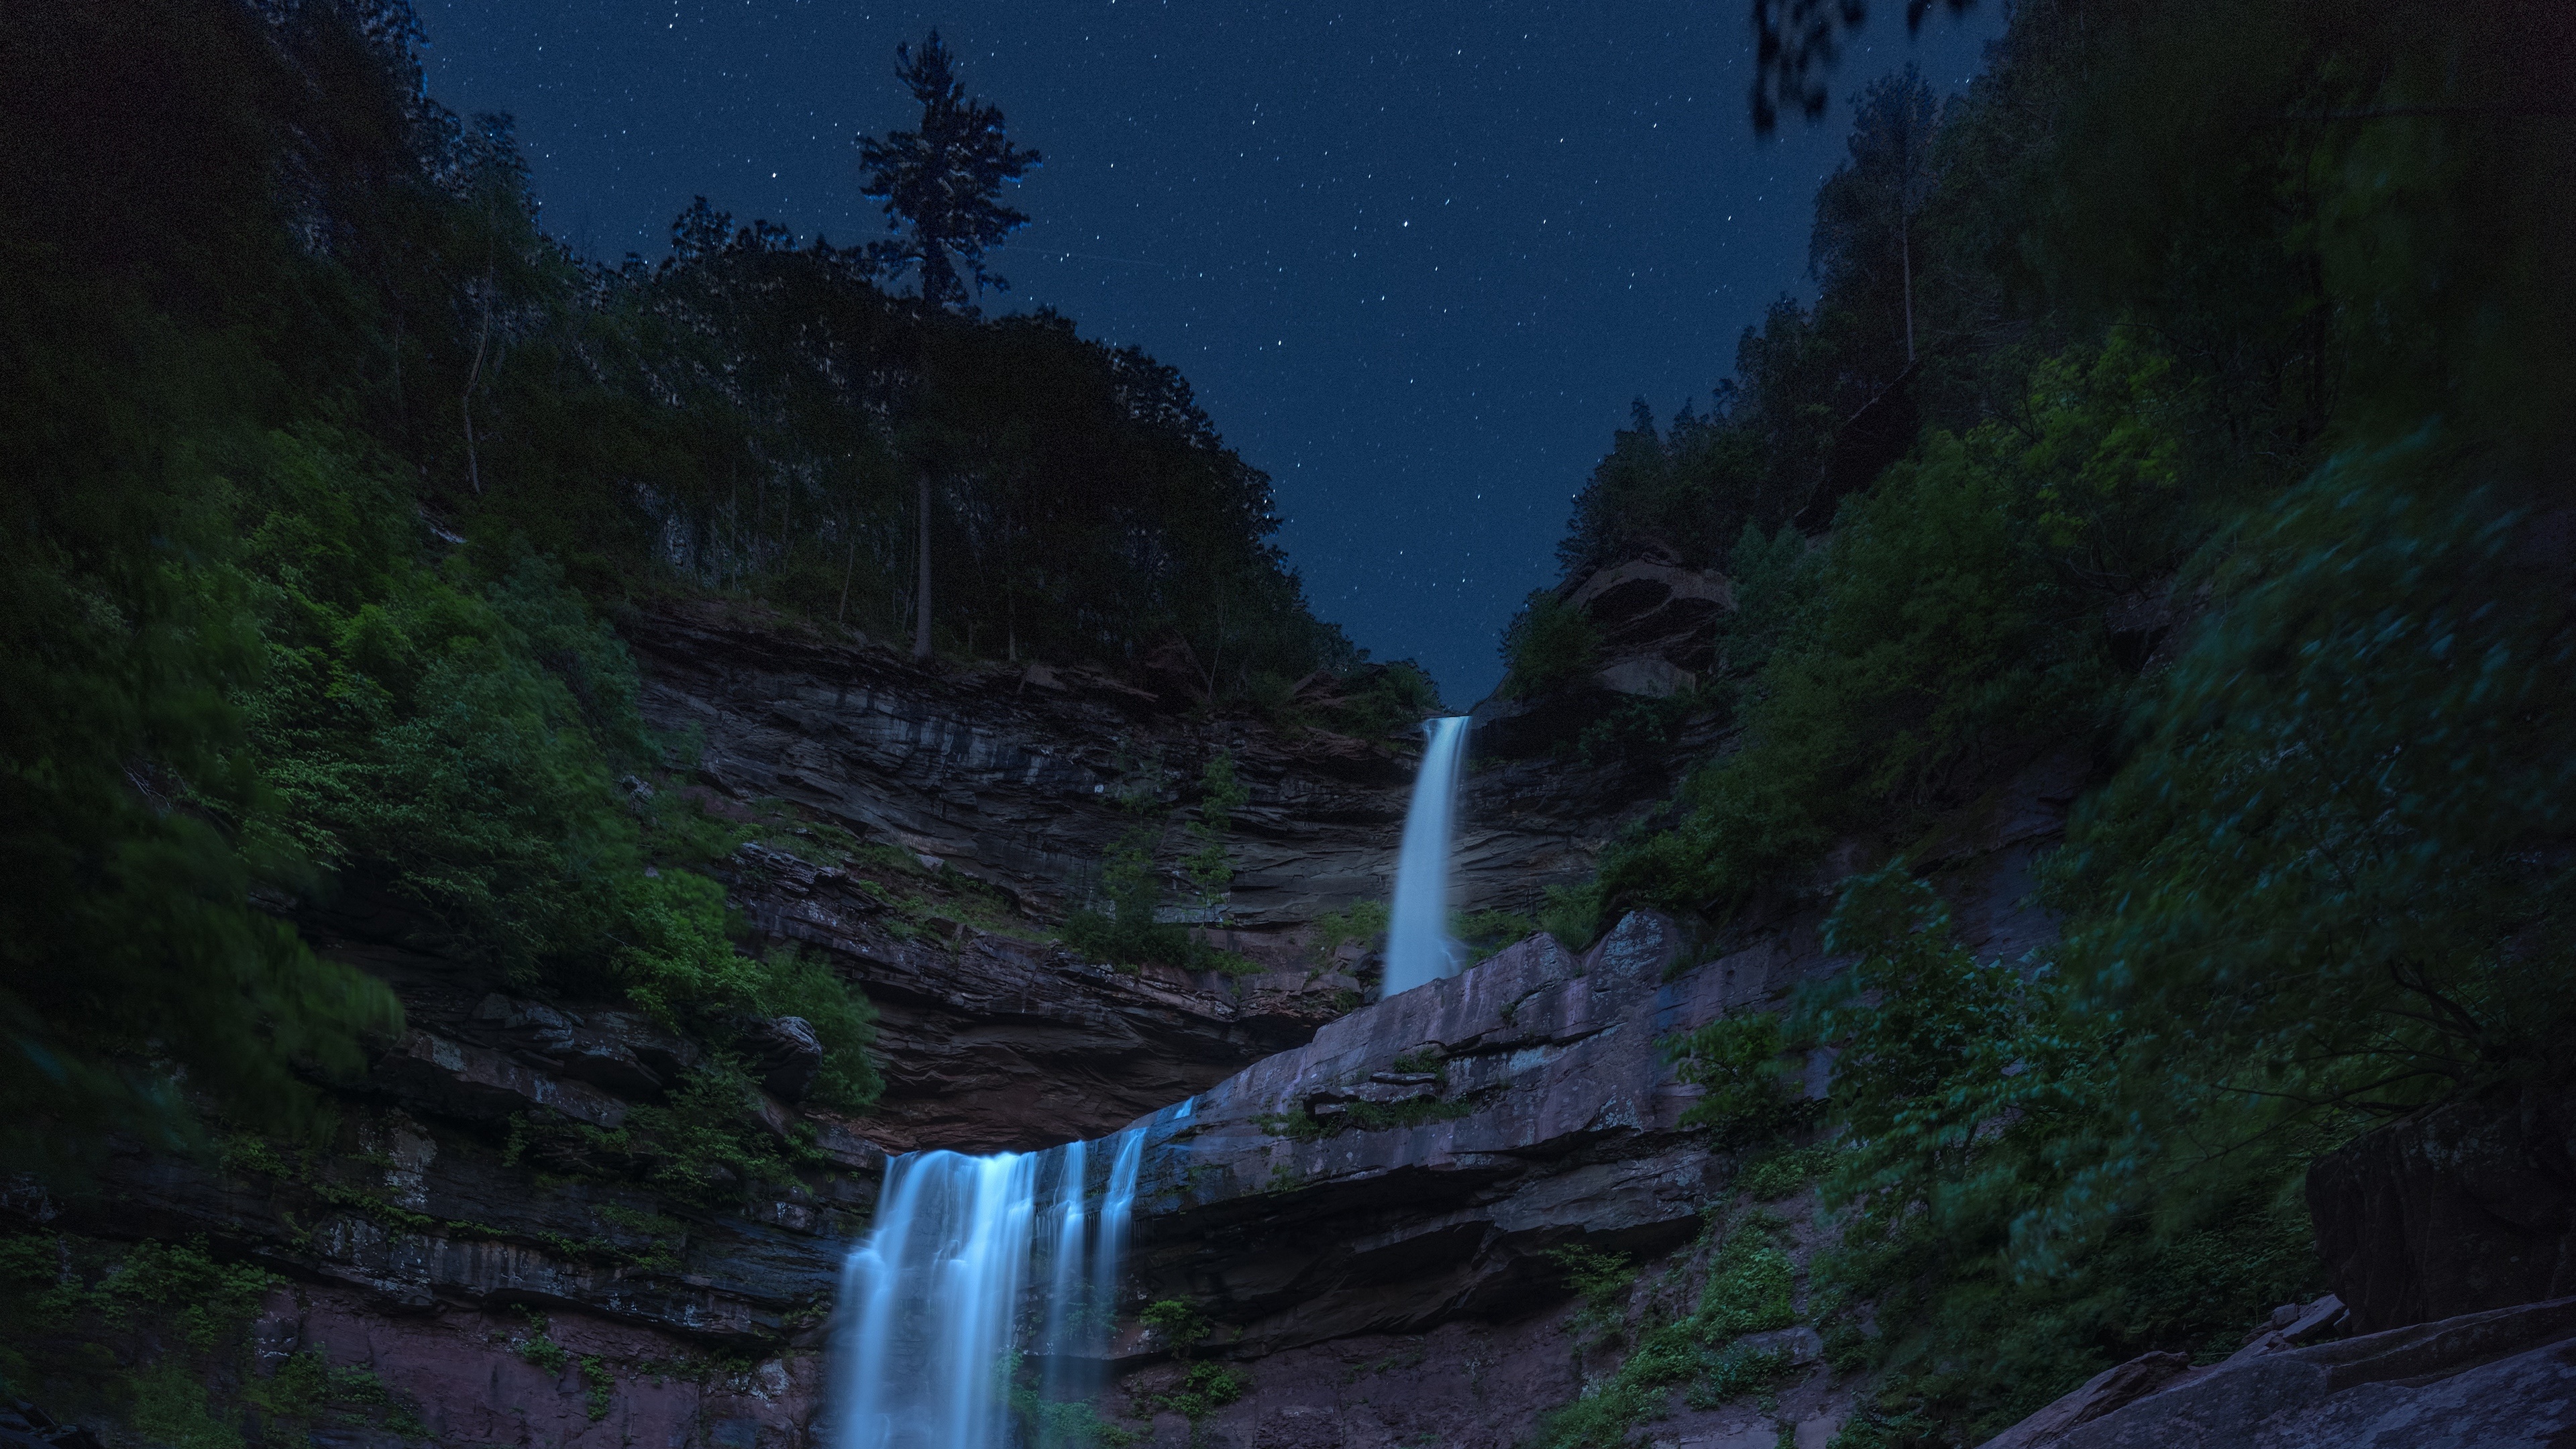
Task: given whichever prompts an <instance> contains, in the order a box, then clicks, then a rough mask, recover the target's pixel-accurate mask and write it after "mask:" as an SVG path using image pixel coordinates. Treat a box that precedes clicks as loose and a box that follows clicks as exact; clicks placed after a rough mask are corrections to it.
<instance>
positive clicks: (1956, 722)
mask: <svg viewBox="0 0 2576 1449" xmlns="http://www.w3.org/2000/svg"><path fill="white" fill-rule="evenodd" d="M2029 388H2030V406H2031V408H2032V409H2033V413H2034V418H2033V424H2032V425H2029V426H2025V427H2019V428H2016V427H2007V426H2005V425H2003V424H2001V423H1988V424H1985V425H1982V426H1980V427H1977V428H1975V429H1972V430H1971V431H1969V432H1968V433H1967V434H1966V435H1964V436H1951V435H1949V434H1944V433H1933V434H1930V435H1927V436H1926V437H1925V439H1924V440H1923V442H1922V443H1921V445H1920V446H1919V447H1918V448H1917V450H1916V451H1915V452H1914V453H1913V454H1912V455H1911V456H1909V457H1908V458H1906V459H1905V460H1904V461H1902V462H1900V463H1899V464H1898V465H1897V466H1895V467H1893V468H1891V469H1889V470H1888V472H1887V473H1886V474H1885V475H1884V476H1883V477H1882V478H1881V479H1880V480H1879V482H1878V485H1877V486H1876V487H1875V488H1873V489H1871V490H1870V491H1869V492H1867V493H1865V494H1859V495H1855V496H1854V497H1852V498H1850V499H1848V500H1847V501H1846V502H1845V503H1844V505H1843V507H1842V510H1841V511H1840V513H1839V514H1837V516H1836V519H1835V526H1834V531H1833V534H1832V537H1831V539H1830V540H1829V541H1828V542H1827V543H1826V545H1825V546H1824V548H1823V549H1822V550H1821V556H1820V557H1811V556H1810V555H1809V554H1808V553H1807V552H1806V551H1805V550H1804V549H1803V546H1802V545H1798V544H1796V543H1795V541H1794V540H1790V539H1784V538H1780V537H1777V536H1775V537H1774V538H1773V539H1771V540H1769V541H1767V542H1764V541H1761V540H1759V539H1758V538H1757V539H1753V540H1748V541H1747V543H1748V549H1747V552H1748V559H1749V561H1750V562H1752V563H1753V564H1754V565H1755V566H1756V575H1755V577H1754V578H1753V579H1750V580H1748V587H1747V589H1746V591H1745V594H1744V599H1745V601H1746V603H1747V608H1746V610H1745V611H1744V612H1745V613H1749V614H1750V615H1751V617H1750V618H1749V619H1747V618H1745V616H1744V614H1739V615H1738V620H1737V622H1736V623H1735V624H1734V625H1732V626H1731V627H1732V628H1734V629H1736V630H1739V631H1740V632H1739V633H1738V634H1737V635H1736V636H1735V637H1736V638H1738V639H1740V640H1741V641H1742V643H1743V646H1744V652H1745V656H1746V658H1747V659H1748V660H1754V659H1758V660H1759V661H1760V663H1759V668H1758V669H1757V670H1756V672H1755V673H1754V674H1753V676H1752V678H1751V679H1750V681H1749V682H1748V684H1747V686H1746V692H1747V700H1746V703H1745V705H1744V707H1743V714H1742V718H1743V724H1744V729H1743V742H1742V744H1741V745H1740V747H1739V748H1737V749H1735V750H1733V751H1732V752H1731V753H1729V754H1726V755H1724V756H1722V757H1721V758H1719V759H1718V760H1717V761H1715V762H1714V763H1712V764H1710V765H1708V766H1706V767H1704V768H1703V769H1701V770H1700V771H1699V772H1698V773H1697V774H1695V775H1694V776H1693V777H1692V778H1691V779H1690V781H1689V782H1688V784H1687V785H1686V786H1685V788H1684V790H1683V793H1682V800H1681V804H1682V805H1683V806H1684V807H1685V809H1684V812H1683V814H1682V817H1681V819H1680V821H1679V822H1678V823H1677V824H1676V825H1675V826H1674V827H1673V828H1671V829H1669V830H1665V831H1662V832H1658V833H1655V834H1652V835H1648V836H1646V837H1643V838H1641V839H1638V840H1633V841H1627V842H1622V843H1621V844H1619V845H1617V846H1616V847H1614V848H1613V849H1612V850H1611V851H1610V852H1609V853H1608V854H1607V855H1606V856H1605V858H1604V859H1603V862H1602V867H1601V875H1600V880H1599V883H1598V890H1599V891H1600V893H1601V900H1602V904H1603V905H1604V906H1614V905H1622V904H1626V903H1628V902H1639V903H1645V904H1652V905H1660V906H1665V907H1667V908H1674V909H1681V910H1703V909H1706V910H1713V911H1723V910H1726V909H1731V908H1732V907H1733V906H1734V905H1735V904H1736V903H1737V902H1738V901H1740V900H1741V899H1742V898H1743V897H1744V896H1745V894H1746V893H1748V892H1749V891H1751V890H1752V889H1753V887H1754V885H1755V883H1756V882H1757V881H1759V880H1761V879H1762V878H1763V877H1764V876H1765V875H1766V873H1768V872H1771V871H1774V870H1777V869H1779V868H1780V867H1781V866H1783V865H1786V864H1788V863H1791V862H1794V861H1799V860H1805V859H1811V858H1813V857H1814V856H1816V855H1817V854H1819V853H1821V852H1822V851H1823V849H1824V848H1825V846H1826V845H1827V844H1829V843H1830V842H1831V840H1832V839H1833V837H1834V835H1835V833H1836V832H1838V831H1840V830H1843V829H1846V828H1848V827H1849V826H1850V824H1851V823H1853V822H1854V821H1856V820H1858V819H1860V818H1863V817H1864V816H1865V815H1870V814H1876V815H1878V816H1879V817H1880V818H1881V819H1882V820H1883V821H1884V822H1885V826H1884V828H1885V829H1886V830H1887V832H1888V833H1889V834H1892V835H1895V836H1897V837H1898V838H1903V836H1904V834H1905V833H1907V832H1908V831H1910V830H1911V829H1914V828H1917V827H1918V826H1919V824H1920V822H1921V821H1922V820H1923V819H1924V818H1925V816H1926V812H1927V811H1929V810H1930V809H1932V808H1933V807H1935V806H1936V805H1938V804H1939V803H1941V802H1943V801H1944V800H1947V799H1950V798H1951V797H1952V795H1953V793H1954V792H1955V790H1956V789H1957V787H1958V785H1959V784H1960V782H1961V781H1962V780H1963V779H1964V778H1965V775H1966V773H1967V772H1970V771H1972V770H1973V769H1974V768H1975V766H1976V763H1977V761H1978V758H1979V757H1980V755H1981V754H1983V753H1986V752H1990V751H1994V750H1996V749H1998V748H2003V747H2012V748H2018V749H2029V748H2031V747H2032V746H2033V745H2035V744H2037V743H2038V742H2040V741H2044V740H2048V739H2052V738H2058V737H2063V736H2065V735H2067V734H2069V733H2078V732H2085V731H2089V730H2091V729H2094V728H2096V727H2097V726H2099V725H2100V724H2101V723H2102V722H2104V721H2105V720H2106V719H2107V718H2108V715H2109V711H2110V709H2111V707H2112V705H2113V704H2114V703H2115V702H2116V701H2117V700H2118V698H2119V697H2120V694H2121V691H2122V690H2123V688H2124V687H2125V685H2124V681H2123V679H2122V678H2121V676H2120V675H2119V674H2118V672H2117V670H2116V669H2114V668H2113V667H2112V665H2111V662H2110V657H2109V653H2108V645H2107V635H2106V633H2105V632H2104V626H2103V624H2102V617H2103V613H2104V611H2105V609H2107V607H2108V606H2109V605H2110V603H2111V602H2112V600H2113V599H2114V598H2115V597H2116V595H2115V593H2114V592H2113V591H2112V589H2111V588H2109V587H2099V586H2097V587H2087V586H2085V585H2084V584H2081V583H2079V582H2077V581H2078V580H2081V579H2085V578H2088V577H2103V578H2104V579H2105V581H2106V583H2108V582H2112V581H2118V582H2127V581H2130V580H2135V579H2138V578H2140V576H2141V574H2142V573H2143V572H2144V571H2146V570H2149V569H2152V568H2154V567H2156V566H2157V565H2158V564H2160V563H2161V564H2164V565H2166V566H2170V562H2171V559H2172V558H2173V557H2174V556H2175V555H2176V550H2177V549H2178V548H2179V547H2180V540H2181V539H2182V538H2183V537H2184V535H2183V534H2182V532H2181V531H2180V524H2179V523H2178V522H2177V520H2178V519H2179V518H2181V517H2183V516H2186V515H2188V513H2189V511H2190V509H2191V507H2192V504H2193V499H2192V498H2191V496H2190V495H2189V493H2188V491H2187V490H2186V489H2184V488H2183V487H2182V485H2181V484H2180V482H2179V481H2178V479H2177V473H2176V468H2177V464H2176V462H2175V458H2174V454H2175V451H2176V446H2177V445H2176V444H2175V443H2174V442H2173V440H2172V437H2171V435H2170V433H2169V431H2168V426H2169V424H2168V421H2167V420H2169V419H2171V418H2172V417H2174V416H2175V415H2176V414H2177V412H2178V411H2179V410H2180V409H2182V408H2183V407H2184V406H2185V402H2184V401H2181V400H2178V399H2177V397H2176V396H2175V395H2176V394H2177V393H2178V392H2180V391H2181V389H2180V388H2179V386H2178V385H2177V384H2175V383H2173V382H2172V381H2171V380H2170V368H2169V366H2168V365H2167V364H2166V363H2165V362H2164V360H2163V359H2162V358H2161V357H2159V356H2157V355H2156V354H2154V353H2152V352H2150V351H2147V350H2146V349H2144V348H2143V347H2141V346H2139V345H2137V344H2134V343H2132V342H2129V341H2127V340H2125V339H2124V340H2115V341H2114V342H2112V343H2111V344H2109V345H2107V346H2105V347H2104V348H2102V349H2100V350H2099V351H2098V352H2091V353H2088V352H2085V351H2081V350H2077V351H2070V352H2068V353H2067V354H2065V355H2063V356H2061V357H2060V358H2058V359H2056V360H2054V361H2053V362H2051V363H2050V364H2049V365H2048V366H2046V367H2043V368H2041V369H2039V370H2038V371H2037V372H2035V373H2034V374H2033V376H2032V378H2031V380H2030V383H2029ZM2079 554H2080V555H2082V556H2083V558H2084V568H2083V569H2082V570H2080V571H2079V570H2078V569H2076V568H2073V567H2070V562H2071V560H2072V557H2073V556H2075V555H2079ZM1576 905H1577V903H1576V902H1575V901H1574V900H1573V899H1572V898H1571V897H1570V896H1569V897H1568V900H1567V906H1566V914H1567V916H1568V923H1569V925H1570V924H1573V921H1572V917H1573V915H1575V914H1576V912H1575V910H1574V907H1575V906H1576ZM1592 914H1593V915H1594V916H1595V918H1596V919H1597V917H1598V915H1599V914H1600V911H1599V909H1598V908H1596V909H1595V910H1594V911H1593V912H1592Z"/></svg>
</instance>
